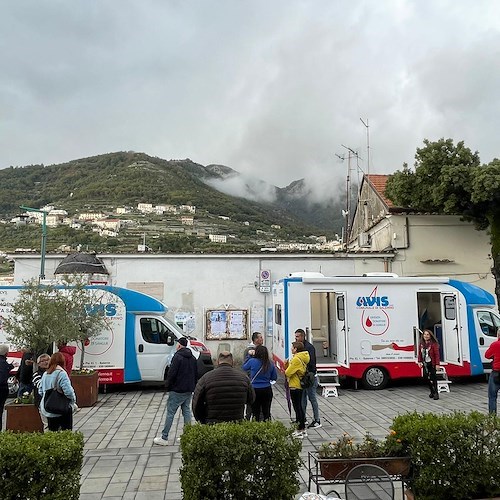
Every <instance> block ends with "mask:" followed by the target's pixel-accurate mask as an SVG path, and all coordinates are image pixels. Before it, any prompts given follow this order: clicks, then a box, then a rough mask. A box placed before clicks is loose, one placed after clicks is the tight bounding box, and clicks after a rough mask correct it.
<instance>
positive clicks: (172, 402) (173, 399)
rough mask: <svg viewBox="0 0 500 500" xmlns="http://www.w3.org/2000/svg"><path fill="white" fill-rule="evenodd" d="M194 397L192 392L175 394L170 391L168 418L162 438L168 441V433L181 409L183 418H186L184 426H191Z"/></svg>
mask: <svg viewBox="0 0 500 500" xmlns="http://www.w3.org/2000/svg"><path fill="white" fill-rule="evenodd" d="M192 397H193V393H192V392H174V391H170V392H169V393H168V401H167V417H166V419H165V427H163V431H162V432H161V437H162V438H163V439H164V440H165V441H167V440H168V433H169V432H170V428H171V427H172V423H173V422H174V417H175V414H176V413H177V410H178V409H179V406H180V407H181V411H182V416H183V417H184V425H189V424H190V423H191V398H192Z"/></svg>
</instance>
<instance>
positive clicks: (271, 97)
mask: <svg viewBox="0 0 500 500" xmlns="http://www.w3.org/2000/svg"><path fill="white" fill-rule="evenodd" d="M499 28H500V4H498V2H496V1H495V0H477V1H475V2H470V1H468V0H442V1H436V2H430V1H427V2H422V1H421V0H386V1H384V2H371V1H369V0H355V1H352V2H348V1H342V0H337V1H331V0H315V1H312V0H274V1H273V2H269V1H263V0H255V1H250V0H241V1H238V2H235V1H234V0H218V1H206V0H205V1H202V0H198V1H195V0H193V1H191V2H181V1H174V0H170V1H160V0H157V1H154V0H144V1H142V2H135V1H134V2H133V1H130V0H120V1H118V0H109V1H107V2H97V1H90V2H89V1H83V0H74V1H73V2H64V1H62V0H60V1H56V0H46V1H44V2H40V1H38V0H36V1H35V0H33V1H19V2H3V3H2V4H1V6H0V30H1V33H2V42H1V44H0V67H1V68H2V71H1V72H0V110H1V111H0V113H1V115H0V168H2V167H7V166H9V165H25V164H30V163H45V164H50V163H59V162H63V161H67V160H71V159H76V158H79V157H84V156H90V155H94V154H100V153H105V152H110V151H118V150H135V151H143V152H146V153H148V154H151V155H157V156H160V157H162V158H166V159H169V158H186V157H189V158H192V159H193V160H194V161H197V162H199V163H202V164H205V165H206V164H209V163H219V164H225V165H228V166H230V167H232V168H234V169H235V170H237V171H239V172H241V173H242V174H244V175H245V176H246V177H245V178H244V179H243V180H242V182H243V183H245V182H248V179H249V178H250V177H258V178H260V179H262V180H264V181H266V182H268V183H270V184H274V185H277V186H280V187H283V186H286V185H287V184H289V183H290V182H291V181H293V180H295V179H300V178H305V179H306V180H307V183H308V185H309V186H311V187H312V188H314V189H315V192H316V193H318V196H325V197H326V196H331V195H332V193H333V195H335V194H336V193H339V192H340V191H342V190H343V182H344V180H343V179H344V178H345V175H346V170H347V164H346V162H341V161H340V160H339V159H338V158H337V157H336V156H335V154H336V153H338V154H341V155H343V154H345V153H346V150H345V149H344V148H343V147H342V146H341V145H342V144H344V145H347V146H349V147H351V148H353V149H354V150H356V151H359V155H360V157H361V158H362V160H360V162H359V166H360V168H361V169H364V170H366V168H367V153H366V130H365V128H364V127H363V125H362V123H361V122H360V121H359V118H360V117H362V118H363V119H365V120H366V119H369V123H370V141H371V148H372V149H371V152H372V154H371V166H370V169H371V171H372V172H377V173H390V172H393V171H394V170H396V169H397V168H400V167H401V165H402V163H403V162H405V161H406V162H409V163H410V164H411V163H412V162H413V157H414V154H415V148H416V147H419V146H420V145H421V144H422V140H423V139H424V138H429V139H431V140H435V139H438V138H440V137H443V136H444V137H452V138H454V139H455V140H456V141H458V140H465V141H466V144H467V145H468V146H469V147H471V149H474V150H478V151H479V152H480V155H481V159H482V160H483V161H484V162H487V161H490V160H491V159H492V158H493V157H495V156H499V152H498V146H497V144H498V141H497V137H496V136H497V133H496V129H497V128H498V127H497V126H496V122H497V119H496V117H497V116H498V114H499V112H500V109H499V108H500V98H499V97H498V88H499V83H500V82H499V79H500V76H499V72H498V69H497V64H498V63H497V61H498V52H499V47H500V29H499ZM354 167H355V165H354V164H353V171H352V172H351V175H352V176H353V177H356V175H357V172H356V169H355V168H354ZM245 179H246V180H245ZM232 182H236V181H232ZM242 187H243V186H232V188H233V189H234V190H236V191H238V189H241V188H242ZM262 192H263V193H266V190H263V191H262Z"/></svg>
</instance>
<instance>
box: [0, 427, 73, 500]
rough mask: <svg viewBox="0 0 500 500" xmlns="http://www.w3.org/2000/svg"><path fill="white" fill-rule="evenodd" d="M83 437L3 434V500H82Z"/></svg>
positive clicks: (0, 467)
mask: <svg viewBox="0 0 500 500" xmlns="http://www.w3.org/2000/svg"><path fill="white" fill-rule="evenodd" d="M82 460H83V435H82V434H80V433H74V432H71V431H63V432H48V433H46V434H39V433H36V432H33V433H12V432H9V431H6V432H1V433H0V484H1V487H0V500H15V499H19V500H21V499H22V500H38V499H40V498H43V499H44V500H78V498H79V496H80V469H81V466H82Z"/></svg>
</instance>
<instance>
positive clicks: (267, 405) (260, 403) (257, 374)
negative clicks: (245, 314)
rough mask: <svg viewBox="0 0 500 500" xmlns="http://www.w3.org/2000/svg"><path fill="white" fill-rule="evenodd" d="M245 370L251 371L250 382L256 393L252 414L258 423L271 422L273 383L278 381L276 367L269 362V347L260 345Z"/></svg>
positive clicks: (245, 365)
mask: <svg viewBox="0 0 500 500" xmlns="http://www.w3.org/2000/svg"><path fill="white" fill-rule="evenodd" d="M243 370H245V371H250V380H251V383H252V387H253V389H254V391H255V401H254V402H253V404H252V414H253V418H254V420H256V421H257V422H261V421H264V422H265V421H268V420H271V402H272V400H273V388H272V382H275V381H276V380H277V379H278V373H277V372H276V367H275V366H274V364H273V363H271V361H270V360H269V351H268V350H267V347H265V346H263V345H259V346H257V347H256V348H255V354H254V355H253V357H249V358H248V360H247V361H246V363H245V364H244V365H243Z"/></svg>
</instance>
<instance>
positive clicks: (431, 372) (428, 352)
mask: <svg viewBox="0 0 500 500" xmlns="http://www.w3.org/2000/svg"><path fill="white" fill-rule="evenodd" d="M418 366H420V368H423V373H424V378H426V379H427V382H428V384H429V388H430V390H431V393H430V394H429V397H430V398H434V399H439V393H438V389H437V377H436V366H439V344H438V342H437V340H436V339H435V338H434V335H432V332H431V331H430V330H424V333H422V339H421V340H420V345H419V346H418Z"/></svg>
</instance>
